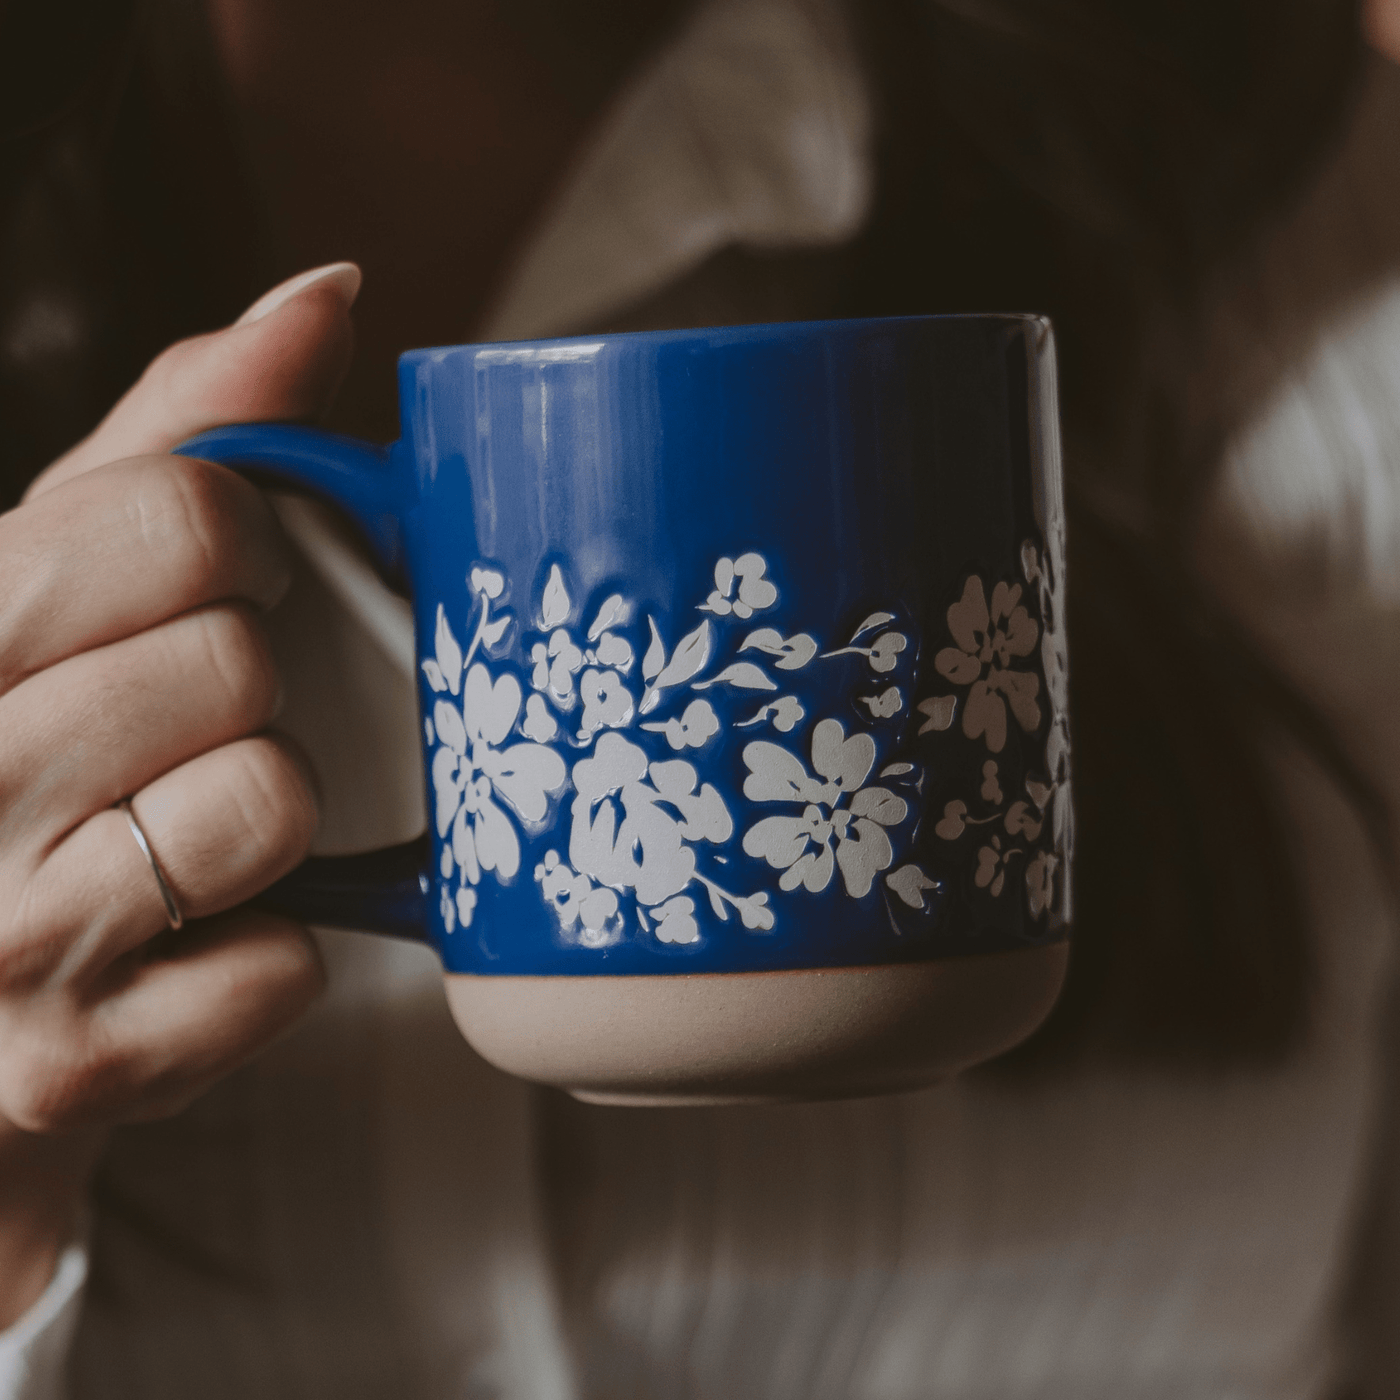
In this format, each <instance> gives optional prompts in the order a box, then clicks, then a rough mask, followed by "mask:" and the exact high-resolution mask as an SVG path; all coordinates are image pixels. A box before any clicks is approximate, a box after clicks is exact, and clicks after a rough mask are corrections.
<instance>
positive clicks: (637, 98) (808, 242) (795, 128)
mask: <svg viewBox="0 0 1400 1400" xmlns="http://www.w3.org/2000/svg"><path fill="white" fill-rule="evenodd" d="M872 127H873V120H872V113H871V102H870V95H869V90H868V87H867V84H866V80H865V76H864V73H863V72H862V69H861V65H860V62H859V58H858V56H857V53H856V50H855V45H854V42H853V39H852V36H851V34H850V31H849V29H848V28H847V25H846V23H845V21H844V19H843V16H842V14H841V10H840V6H839V3H838V0H709V3H707V4H705V5H703V6H702V7H701V9H700V10H699V11H698V12H697V13H696V14H695V15H694V16H693V17H692V18H691V20H690V21H689V23H688V24H687V26H686V27H685V29H684V30H683V31H682V32H681V33H680V34H679V35H678V36H677V38H676V39H675V40H674V42H673V43H671V44H670V45H669V46H668V47H667V48H666V49H664V50H663V51H662V52H661V53H660V54H658V55H657V56H656V57H655V58H654V59H653V60H652V61H651V62H650V63H649V64H648V65H647V67H646V68H645V69H644V70H643V71H642V72H641V73H640V74H639V75H638V77H637V78H636V80H635V81H634V82H633V83H632V84H630V85H629V87H628V88H627V89H626V90H625V91H624V92H623V94H622V95H621V97H620V99H619V100H618V101H617V102H616V104H615V105H614V106H613V108H612V110H611V111H610V113H609V114H608V116H607V117H606V118H605V119H604V121H603V124H602V126H601V127H600V128H599V130H598V131H597V133H596V134H595V136H594V137H593V139H592V140H591V141H590V142H589V144H588V146H587V147H586V148H585V150H584V151H583V153H582V155H581V157H580V158H579V160H578V161H577V162H576V164H575V165H574V167H573V170H572V172H571V173H570V175H569V176H568V177H567V178H566V179H565V181H564V182H563V184H562V186H561V187H560V189H559V190H558V191H557V193H556V195H555V198H554V200H553V201H552V203H551V205H550V206H549V208H548V209H547V211H546V214H545V217H544V218H543V220H542V221H541V223H540V224H539V226H538V227H537V229H536V231H535V232H534V234H533V236H531V237H530V238H529V239H527V241H526V243H525V245H524V246H523V248H522V250H521V253H520V256H519V258H518V259H517V261H516V264H515V267H514V271H513V274H512V275H511V277H510V278H509V280H508V282H507V285H506V288H505V291H504V293H503V294H502V296H501V297H500V299H499V300H498V301H497V303H496V306H495V308H494V310H493V311H492V313H491V314H490V315H489V316H488V317H487V318H486V321H485V323H484V325H483V326H482V327H481V328H480V330H479V335H480V338H482V339H486V340H514V339H528V338H534V337H540V336H551V335H560V334H567V333H569V332H572V331H585V330H587V329H588V326H589V323H590V322H591V321H597V320H598V319H600V318H603V317H605V316H606V315H607V314H608V313H610V312H616V311H619V310H621V309H623V308H625V307H627V306H630V305H633V304H635V303H637V302H639V301H641V300H642V299H643V298H646V297H648V296H650V295H652V294H654V293H656V292H659V291H661V290H662V289H663V288H664V287H666V286H667V285H668V284H669V283H671V282H674V281H675V280H676V279H677V278H679V277H681V276H683V275H684V274H686V273H688V272H690V271H693V270H694V269H695V268H696V267H698V266H699V265H700V264H701V263H702V262H704V261H705V260H706V259H707V258H709V257H710V256H712V255H713V254H715V253H717V252H719V251H721V250H722V249H724V248H726V247H730V246H734V245H744V246H748V247H752V248H764V249H780V248H800V247H806V248H811V247H819V246H823V245H834V244H839V243H843V242H845V241H846V240H848V239H850V238H851V237H852V236H853V235H854V234H855V233H856V232H857V231H858V230H859V229H860V227H861V225H862V224H863V223H864V221H865V218H866V216H867V213H868V211H869V207H870V199H871V186H872V173H871V172H872V158H871V141H872Z"/></svg>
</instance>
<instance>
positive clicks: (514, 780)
mask: <svg viewBox="0 0 1400 1400" xmlns="http://www.w3.org/2000/svg"><path fill="white" fill-rule="evenodd" d="M462 690H463V696H462V712H461V714H458V712H457V710H456V709H455V708H454V707H453V706H452V705H450V704H449V703H448V702H447V701H445V700H439V701H438V702H437V706H436V708H435V710H434V711H433V722H434V726H435V728H436V730H437V736H438V740H439V743H440V744H441V745H442V747H440V748H439V749H438V751H437V753H436V754H434V755H433V765H432V771H433V789H434V792H435V795H436V799H437V813H436V816H437V831H438V835H439V836H442V837H446V835H447V833H448V831H449V830H451V832H452V853H453V855H454V856H455V857H456V860H457V863H458V864H459V865H460V866H461V867H462V870H463V872H464V873H465V874H466V876H467V878H468V880H469V881H470V882H471V883H472V884H476V883H477V881H478V880H479V879H480V878H481V876H480V871H481V870H494V871H495V872H496V874H497V877H498V878H499V879H507V880H508V879H510V878H511V877H512V876H513V875H514V874H515V873H516V871H517V870H519V869H520V840H519V838H518V837H517V836H516V834H515V828H514V827H513V826H512V825H511V822H510V819H509V818H508V817H507V816H506V814H505V813H504V812H503V811H501V809H500V807H498V806H497V805H496V799H497V798H499V799H500V800H502V801H503V802H505V803H506V805H507V806H508V807H510V808H511V809H512V810H513V811H514V812H515V813H516V814H517V815H518V816H520V817H522V818H524V819H525V820H526V821H530V822H540V821H543V820H544V818H545V815H546V813H547V812H548V809H549V803H548V800H547V799H548V794H549V793H551V792H556V791H558V790H559V789H560V788H561V787H563V785H564V779H565V776H566V773H565V768H564V760H563V759H562V758H560V757H559V755H558V754H557V753H555V752H554V750H553V749H547V748H545V747H544V746H543V745H542V744H536V743H524V744H512V745H511V746H510V747H509V748H501V747H500V746H501V745H502V744H503V743H504V742H505V740H506V737H507V736H508V735H509V734H510V731H511V729H512V728H513V727H514V725H515V721H516V717H517V716H518V715H519V713H520V702H521V689H520V682H519V681H517V680H516V679H515V677H514V676H510V675H506V676H502V677H501V678H500V679H499V680H498V681H496V682H495V684H494V685H493V684H492V682H491V676H490V673H489V672H488V671H487V669H486V667H485V666H483V665H482V664H481V663H480V662H477V663H476V665H474V666H473V667H472V668H471V669H470V670H469V671H468V672H467V678H466V682H465V684H464V685H463V687H462Z"/></svg>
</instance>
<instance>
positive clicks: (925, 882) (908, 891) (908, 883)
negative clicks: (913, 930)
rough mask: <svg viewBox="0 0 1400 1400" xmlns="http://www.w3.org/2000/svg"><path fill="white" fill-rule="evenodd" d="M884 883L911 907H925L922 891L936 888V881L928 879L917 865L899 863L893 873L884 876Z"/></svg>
mask: <svg viewBox="0 0 1400 1400" xmlns="http://www.w3.org/2000/svg"><path fill="white" fill-rule="evenodd" d="M885 883H886V884H887V885H888V886H889V887H890V889H892V890H893V891H894V892H895V893H896V894H897V895H898V896H899V897H900V898H901V899H902V900H903V901H904V902H905V903H906V904H907V905H908V906H909V907H910V908H911V909H927V908H928V905H927V904H925V902H924V891H925V890H936V889H937V888H938V881H937V880H930V879H929V877H928V876H927V875H925V874H924V872H923V871H922V870H920V869H919V867H918V866H917V865H901V866H900V867H899V869H898V870H896V871H895V872H894V873H893V874H891V875H886V876H885Z"/></svg>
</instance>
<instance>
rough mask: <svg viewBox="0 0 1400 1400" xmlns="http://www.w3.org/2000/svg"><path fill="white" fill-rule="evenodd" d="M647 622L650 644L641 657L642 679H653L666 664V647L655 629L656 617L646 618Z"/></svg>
mask: <svg viewBox="0 0 1400 1400" xmlns="http://www.w3.org/2000/svg"><path fill="white" fill-rule="evenodd" d="M647 624H648V625H649V626H650V627H651V645H650V646H649V647H648V648H647V654H646V655H645V656H644V657H643V658H642V679H643V680H644V681H654V680H655V679H656V678H657V676H659V675H660V674H661V671H662V668H663V667H664V666H665V665H666V648H665V646H664V645H663V643H662V641H661V633H660V632H658V631H657V630H656V619H655V618H654V617H649V618H647Z"/></svg>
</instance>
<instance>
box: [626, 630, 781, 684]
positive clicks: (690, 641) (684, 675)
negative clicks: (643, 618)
mask: <svg viewBox="0 0 1400 1400" xmlns="http://www.w3.org/2000/svg"><path fill="white" fill-rule="evenodd" d="M654 626H655V624H653V627H654ZM710 637H711V629H710V621H709V619H708V618H706V619H705V621H704V622H702V623H701V624H700V625H699V627H697V628H696V629H695V630H694V631H693V632H690V633H688V634H687V635H686V636H685V637H683V638H682V639H681V641H680V642H679V644H678V645H677V647H676V650H675V652H674V653H673V654H672V656H671V660H670V663H669V664H668V665H666V666H665V667H664V668H663V669H662V671H661V673H660V674H659V675H658V676H657V677H656V686H657V688H658V689H660V688H662V687H666V686H673V685H681V684H683V683H684V682H685V681H688V680H689V679H690V678H691V677H692V676H694V675H697V674H698V673H699V672H701V671H703V670H704V669H705V663H706V662H707V661H709V659H710ZM648 654H650V653H648ZM755 669H757V668H755ZM775 688H776V687H775Z"/></svg>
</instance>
